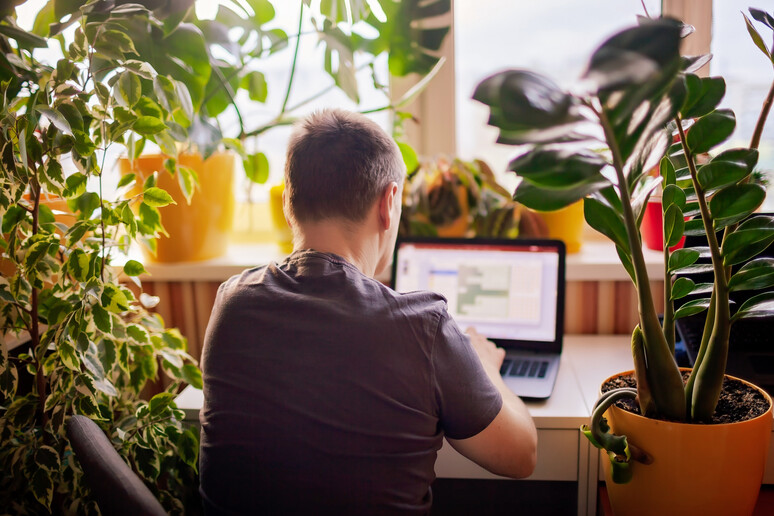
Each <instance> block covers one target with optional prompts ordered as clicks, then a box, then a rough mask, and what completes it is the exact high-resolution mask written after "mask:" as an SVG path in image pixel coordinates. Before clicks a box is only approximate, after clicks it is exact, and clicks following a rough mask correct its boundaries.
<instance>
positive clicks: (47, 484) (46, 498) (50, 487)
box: [29, 469, 54, 509]
mask: <svg viewBox="0 0 774 516" xmlns="http://www.w3.org/2000/svg"><path fill="white" fill-rule="evenodd" d="M29 487H30V489H31V490H32V494H33V495H34V496H35V499H36V500H37V501H38V502H40V503H41V505H43V507H45V508H46V509H48V508H49V507H51V499H52V498H53V496H54V483H53V482H52V475H50V474H49V473H48V472H47V471H46V470H44V469H36V470H35V472H34V473H33V474H32V478H31V479H30V482H29Z"/></svg>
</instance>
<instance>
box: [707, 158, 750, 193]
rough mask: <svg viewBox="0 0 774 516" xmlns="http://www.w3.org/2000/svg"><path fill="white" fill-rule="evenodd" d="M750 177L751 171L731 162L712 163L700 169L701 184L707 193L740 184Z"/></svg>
mask: <svg viewBox="0 0 774 516" xmlns="http://www.w3.org/2000/svg"><path fill="white" fill-rule="evenodd" d="M748 175H750V170H749V169H748V168H747V167H746V166H744V165H741V164H739V163H735V162H731V161H712V162H711V163H707V164H706V165H704V166H702V167H701V168H699V174H698V178H699V184H700V185H701V186H702V188H704V190H705V191H709V190H716V189H718V188H721V187H723V186H726V185H730V184H734V183H738V182H739V181H741V180H742V179H744V178H745V177H747V176H748Z"/></svg>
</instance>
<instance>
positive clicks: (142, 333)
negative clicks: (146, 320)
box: [126, 324, 150, 344]
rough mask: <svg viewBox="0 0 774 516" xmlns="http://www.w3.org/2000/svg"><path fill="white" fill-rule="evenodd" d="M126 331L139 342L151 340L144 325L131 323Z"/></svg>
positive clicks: (143, 342)
mask: <svg viewBox="0 0 774 516" xmlns="http://www.w3.org/2000/svg"><path fill="white" fill-rule="evenodd" d="M126 333H127V334H128V335H129V336H130V337H131V338H133V339H134V340H136V341H137V342H139V343H142V344H145V343H148V342H150V337H149V336H148V331H147V330H146V329H145V328H143V327H142V326H138V325H136V324H130V325H129V326H127V327H126Z"/></svg>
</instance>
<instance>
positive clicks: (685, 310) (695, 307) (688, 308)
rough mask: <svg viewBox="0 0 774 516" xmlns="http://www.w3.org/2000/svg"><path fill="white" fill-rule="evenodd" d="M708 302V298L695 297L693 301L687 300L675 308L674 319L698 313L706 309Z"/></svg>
mask: <svg viewBox="0 0 774 516" xmlns="http://www.w3.org/2000/svg"><path fill="white" fill-rule="evenodd" d="M709 303H710V300H709V299H696V300H694V301H688V302H687V303H685V304H684V305H683V306H681V307H680V308H678V309H677V310H675V319H680V318H681V317H687V316H689V315H695V314H699V313H701V312H703V311H704V310H706V309H707V307H709Z"/></svg>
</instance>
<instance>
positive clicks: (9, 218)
mask: <svg viewBox="0 0 774 516" xmlns="http://www.w3.org/2000/svg"><path fill="white" fill-rule="evenodd" d="M26 218H27V211H26V210H25V209H24V208H22V207H21V206H19V205H16V204H15V205H13V206H11V207H10V208H8V210H7V211H6V212H5V214H3V234H4V235H7V234H8V233H10V232H11V231H13V230H14V228H16V226H17V225H18V224H19V223H20V222H21V221H23V220H25V219H26Z"/></svg>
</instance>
